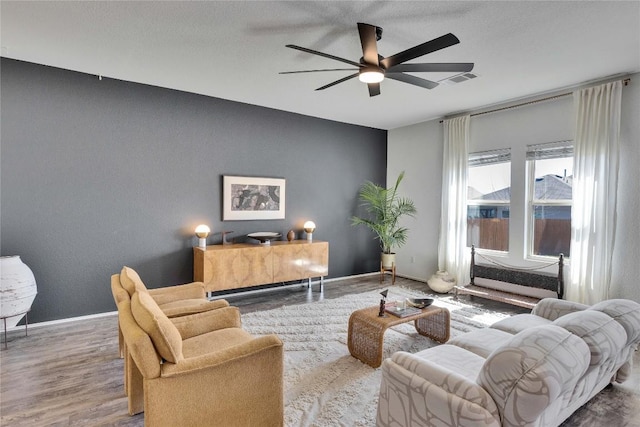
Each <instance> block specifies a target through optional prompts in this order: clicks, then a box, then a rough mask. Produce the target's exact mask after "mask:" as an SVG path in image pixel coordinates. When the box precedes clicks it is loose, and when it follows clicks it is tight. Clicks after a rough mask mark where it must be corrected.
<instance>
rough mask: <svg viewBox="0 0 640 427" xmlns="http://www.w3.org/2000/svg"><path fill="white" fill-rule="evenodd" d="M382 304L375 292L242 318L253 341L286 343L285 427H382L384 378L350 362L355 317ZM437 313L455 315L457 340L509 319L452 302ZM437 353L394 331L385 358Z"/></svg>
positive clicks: (409, 332)
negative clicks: (269, 337)
mask: <svg viewBox="0 0 640 427" xmlns="http://www.w3.org/2000/svg"><path fill="white" fill-rule="evenodd" d="M424 296H426V294H424V293H422V292H420V291H415V290H410V289H403V288H398V287H393V288H391V289H390V290H389V295H388V300H389V301H393V300H396V299H397V300H399V299H403V298H409V297H415V298H420V297H424ZM379 301H380V291H370V292H365V293H361V294H356V295H347V296H343V297H340V298H336V299H327V300H322V301H319V302H314V303H309V304H300V305H292V306H283V307H282V308H278V309H274V310H268V311H261V312H254V313H247V314H244V315H243V316H242V324H243V327H244V328H245V329H246V330H247V331H248V332H249V333H251V334H253V335H266V334H271V333H274V334H277V335H278V336H279V337H280V339H281V340H282V341H283V343H284V350H285V355H284V358H285V360H284V365H285V372H284V384H285V426H287V427H294V426H373V425H375V416H376V409H377V403H378V389H379V386H380V379H381V371H380V368H378V369H373V368H371V367H370V366H369V365H366V364H364V363H362V362H360V361H359V360H357V359H355V358H353V357H352V356H351V355H350V354H349V350H348V348H347V329H348V323H349V316H350V315H351V313H352V312H354V311H355V310H358V309H361V308H365V307H370V306H376V305H378V303H379ZM434 305H437V306H440V307H446V308H447V309H448V310H449V311H450V312H451V337H452V338H453V337H455V336H458V335H460V334H462V333H465V332H468V331H472V330H475V329H478V328H484V327H486V326H488V325H490V324H492V323H494V322H496V321H498V320H500V319H503V318H505V317H508V316H507V315H505V314H503V313H497V312H490V311H486V310H483V309H481V308H478V307H473V306H471V305H468V304H465V303H462V302H459V301H453V299H452V297H451V296H436V301H435V302H434ZM436 345H438V344H437V343H436V342H434V341H431V340H430V339H429V338H427V337H423V336H421V335H419V334H418V333H417V332H416V330H415V328H414V326H413V322H410V323H407V324H402V325H398V326H395V327H393V328H390V329H389V330H387V332H386V333H385V337H384V357H385V358H387V357H390V356H391V354H393V353H394V352H396V351H408V352H411V353H415V352H418V351H421V350H424V349H426V348H430V347H433V346H436Z"/></svg>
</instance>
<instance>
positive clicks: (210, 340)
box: [182, 328, 253, 359]
mask: <svg viewBox="0 0 640 427" xmlns="http://www.w3.org/2000/svg"><path fill="white" fill-rule="evenodd" d="M251 340H253V337H252V336H251V334H250V333H249V332H247V331H245V330H244V329H240V328H225V329H218V330H217V331H211V332H207V333H206V334H202V335H196V336H194V337H192V338H187V339H186V340H184V341H183V342H182V354H183V356H184V358H185V359H188V358H190V357H197V356H200V355H203V354H209V353H214V352H216V351H220V350H223V349H225V348H229V347H233V346H235V345H240V344H243V343H245V342H249V341H251Z"/></svg>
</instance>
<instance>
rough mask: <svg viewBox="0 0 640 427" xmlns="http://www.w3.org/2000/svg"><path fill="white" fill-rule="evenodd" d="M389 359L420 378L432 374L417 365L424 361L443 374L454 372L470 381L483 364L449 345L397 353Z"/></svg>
mask: <svg viewBox="0 0 640 427" xmlns="http://www.w3.org/2000/svg"><path fill="white" fill-rule="evenodd" d="M391 359H393V361H394V362H396V363H397V364H398V365H400V366H402V367H403V368H405V369H406V370H408V371H410V372H413V373H414V374H416V375H419V376H421V377H422V378H429V375H430V373H432V372H430V370H429V369H428V366H427V365H424V364H421V363H419V361H420V360H421V359H425V360H429V361H430V362H432V363H434V364H437V365H439V366H440V367H441V368H443V371H445V372H449V371H450V372H455V373H456V374H457V375H461V376H463V377H465V378H467V379H469V380H471V381H475V380H476V378H477V377H478V372H479V371H480V369H481V368H482V365H483V364H484V358H482V357H480V356H478V355H477V354H474V353H472V352H470V351H468V350H465V349H463V348H460V347H457V346H454V345H450V344H442V345H439V346H437V347H432V348H428V349H426V350H422V351H419V352H417V353H415V354H411V353H405V352H402V351H398V352H396V353H394V354H393V355H392V356H391Z"/></svg>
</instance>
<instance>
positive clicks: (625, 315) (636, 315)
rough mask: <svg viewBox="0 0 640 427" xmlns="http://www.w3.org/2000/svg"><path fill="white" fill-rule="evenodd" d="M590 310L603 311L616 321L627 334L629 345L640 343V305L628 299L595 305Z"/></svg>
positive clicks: (611, 300)
mask: <svg viewBox="0 0 640 427" xmlns="http://www.w3.org/2000/svg"><path fill="white" fill-rule="evenodd" d="M589 310H596V311H601V312H603V313H605V314H607V315H608V316H609V317H611V318H613V319H615V320H616V321H617V322H618V323H620V325H622V327H623V328H624V330H625V332H626V333H627V345H629V344H631V343H637V342H638V341H640V304H638V303H637V302H635V301H631V300H626V299H610V300H606V301H601V302H599V303H597V304H594V305H593V306H591V307H590V308H589Z"/></svg>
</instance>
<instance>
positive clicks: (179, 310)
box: [154, 298, 228, 317]
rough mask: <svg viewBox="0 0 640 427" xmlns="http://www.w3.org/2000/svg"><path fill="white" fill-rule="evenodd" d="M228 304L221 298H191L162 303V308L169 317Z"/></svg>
mask: <svg viewBox="0 0 640 427" xmlns="http://www.w3.org/2000/svg"><path fill="white" fill-rule="evenodd" d="M154 301H155V298H154ZM227 306H228V304H224V303H223V302H222V301H220V300H217V301H209V300H206V299H199V298H198V299H196V298H190V299H182V300H178V301H171V302H167V303H164V304H160V309H161V310H162V312H163V313H164V314H166V315H167V317H179V316H186V315H189V314H198V313H202V312H203V311H209V310H216V309H218V308H222V307H227Z"/></svg>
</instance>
